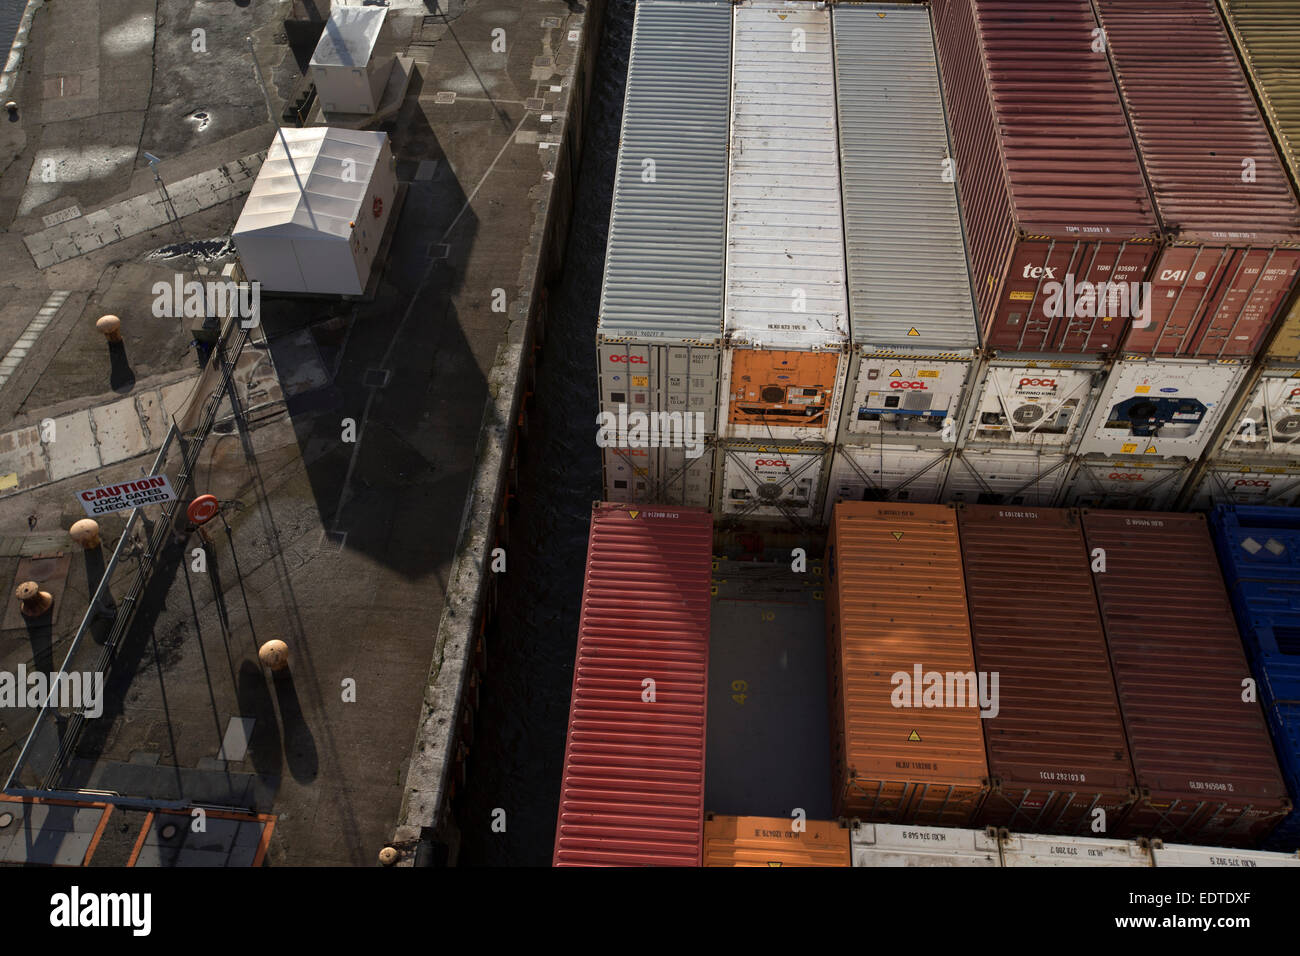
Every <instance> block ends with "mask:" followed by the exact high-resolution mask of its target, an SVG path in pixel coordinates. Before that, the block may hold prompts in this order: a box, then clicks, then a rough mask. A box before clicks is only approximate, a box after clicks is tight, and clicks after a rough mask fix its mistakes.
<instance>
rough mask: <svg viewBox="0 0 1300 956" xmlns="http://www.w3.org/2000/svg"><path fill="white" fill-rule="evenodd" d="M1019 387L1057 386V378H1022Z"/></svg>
mask: <svg viewBox="0 0 1300 956" xmlns="http://www.w3.org/2000/svg"><path fill="white" fill-rule="evenodd" d="M1018 387H1019V388H1026V387H1029V388H1056V379H1054V378H1022V379H1021V380H1020V385H1019V386H1018Z"/></svg>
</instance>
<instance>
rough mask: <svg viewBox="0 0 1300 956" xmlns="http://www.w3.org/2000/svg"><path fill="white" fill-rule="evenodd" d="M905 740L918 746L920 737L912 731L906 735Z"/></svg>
mask: <svg viewBox="0 0 1300 956" xmlns="http://www.w3.org/2000/svg"><path fill="white" fill-rule="evenodd" d="M907 739H908V741H909V742H911V743H914V744H919V743H920V742H921V735H920V734H918V733H917V732H916V731H915V730H914V731H912V732H911V733H910V734H908V735H907Z"/></svg>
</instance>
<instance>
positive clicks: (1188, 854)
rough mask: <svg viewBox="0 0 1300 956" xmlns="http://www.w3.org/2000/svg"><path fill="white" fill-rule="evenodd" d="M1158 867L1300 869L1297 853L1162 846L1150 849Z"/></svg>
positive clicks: (1175, 845) (1166, 844)
mask: <svg viewBox="0 0 1300 956" xmlns="http://www.w3.org/2000/svg"><path fill="white" fill-rule="evenodd" d="M1151 856H1152V858H1153V859H1154V860H1155V865H1156V866H1235V867H1254V866H1300V854H1298V853H1270V852H1268V851H1265V850H1225V849H1222V848H1221V847H1211V846H1187V845H1182V844H1176V843H1160V842H1159V841H1157V843H1156V845H1155V846H1153V847H1152V849H1151Z"/></svg>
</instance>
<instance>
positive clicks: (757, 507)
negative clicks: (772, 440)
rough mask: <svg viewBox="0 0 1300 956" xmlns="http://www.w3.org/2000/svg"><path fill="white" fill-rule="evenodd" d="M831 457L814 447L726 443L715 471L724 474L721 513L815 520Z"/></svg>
mask: <svg viewBox="0 0 1300 956" xmlns="http://www.w3.org/2000/svg"><path fill="white" fill-rule="evenodd" d="M829 458H830V449H829V448H828V447H827V446H825V445H817V444H813V443H811V442H809V443H805V444H799V445H793V444H791V445H777V444H771V445H764V444H759V443H757V442H723V443H722V444H721V445H719V447H718V453H717V467H718V468H719V469H720V470H721V472H722V490H721V493H720V497H719V499H718V507H717V513H718V514H719V515H723V516H732V517H737V518H786V519H789V520H799V521H802V520H805V519H809V518H813V519H815V518H816V517H817V516H818V515H820V514H821V512H822V504H823V501H824V500H825V487H826V486H825V481H826V466H827V464H828V460H829ZM814 523H815V522H814Z"/></svg>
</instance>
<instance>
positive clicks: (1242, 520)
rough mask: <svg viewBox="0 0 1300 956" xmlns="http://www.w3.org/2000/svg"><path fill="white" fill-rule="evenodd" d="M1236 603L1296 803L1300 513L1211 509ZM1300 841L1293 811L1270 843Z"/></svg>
mask: <svg viewBox="0 0 1300 956" xmlns="http://www.w3.org/2000/svg"><path fill="white" fill-rule="evenodd" d="M1210 529H1211V531H1212V532H1213V535H1214V543H1215V545H1216V546H1217V547H1218V551H1219V560H1220V562H1221V563H1222V566H1223V576H1224V580H1225V581H1226V583H1227V585H1228V594H1229V596H1230V597H1231V598H1232V609H1233V611H1234V612H1235V613H1236V615H1237V624H1238V626H1239V628H1240V630H1241V635H1242V638H1243V640H1244V642H1245V645H1246V655H1247V657H1249V658H1250V662H1251V665H1252V668H1253V671H1254V674H1255V678H1256V681H1257V686H1258V688H1259V699H1260V703H1261V704H1262V705H1263V707H1264V714H1265V717H1266V719H1267V720H1268V726H1269V730H1270V731H1271V732H1272V734H1273V745H1274V747H1275V749H1276V751H1277V756H1278V763H1279V764H1280V765H1281V768H1282V775H1283V777H1285V778H1286V782H1287V787H1288V790H1289V791H1290V794H1291V801H1292V803H1293V804H1295V803H1300V512H1295V511H1292V510H1290V509H1285V508H1267V507H1249V506H1232V505H1227V506H1220V507H1217V508H1215V509H1214V511H1213V512H1211V514H1210ZM1265 846H1266V848H1268V849H1273V850H1291V851H1294V850H1295V849H1297V847H1300V810H1296V809H1293V810H1292V811H1291V813H1290V815H1288V816H1287V818H1286V819H1285V820H1283V821H1282V822H1281V823H1280V824H1278V826H1277V829H1275V830H1274V831H1273V833H1272V834H1271V836H1270V837H1269V839H1268V841H1267V842H1266V844H1265Z"/></svg>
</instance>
